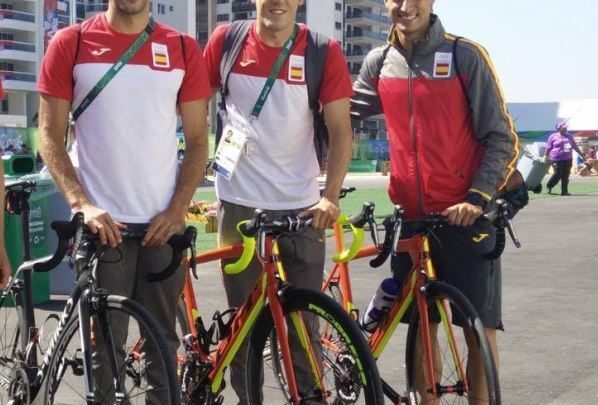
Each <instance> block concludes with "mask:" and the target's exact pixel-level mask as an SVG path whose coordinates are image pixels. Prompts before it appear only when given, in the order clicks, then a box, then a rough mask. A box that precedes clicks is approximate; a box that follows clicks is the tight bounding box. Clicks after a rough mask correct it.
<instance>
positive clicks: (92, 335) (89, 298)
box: [78, 289, 126, 405]
mask: <svg viewBox="0 0 598 405" xmlns="http://www.w3.org/2000/svg"><path fill="white" fill-rule="evenodd" d="M107 296H108V292H107V291H106V290H103V289H98V290H97V291H96V292H95V293H93V294H92V292H91V290H90V289H86V290H85V291H84V292H83V295H82V296H81V299H80V300H79V305H78V310H79V331H80V334H81V336H80V337H81V348H82V350H83V356H82V360H83V361H82V363H83V375H84V381H85V392H86V394H85V399H86V402H87V405H99V404H100V403H102V402H103V401H104V400H105V398H98V399H96V392H95V389H94V374H93V351H94V350H95V351H96V352H97V351H99V350H105V354H106V359H105V360H106V361H107V364H106V366H107V369H108V370H109V372H110V375H111V376H112V381H111V383H112V388H113V390H114V401H115V402H114V403H115V404H117V405H120V404H124V403H125V401H126V398H125V393H124V390H123V386H122V381H121V380H120V378H119V377H118V375H119V372H118V359H117V351H116V344H115V339H114V335H113V332H112V328H111V322H110V318H109V316H108V311H105V310H104V309H105V308H107V304H106V297H107ZM94 314H95V315H96V316H95V317H94V318H93V319H92V315H94ZM94 321H96V322H97V324H94ZM98 334H99V335H98ZM98 337H100V338H101V341H102V342H103V343H104V345H105V347H104V348H100V347H99V344H98V339H97V338H98ZM96 385H97V384H96Z"/></svg>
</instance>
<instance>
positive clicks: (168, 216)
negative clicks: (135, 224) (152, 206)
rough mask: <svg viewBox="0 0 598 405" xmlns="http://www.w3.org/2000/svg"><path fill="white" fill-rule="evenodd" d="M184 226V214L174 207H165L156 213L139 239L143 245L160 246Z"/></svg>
mask: <svg viewBox="0 0 598 405" xmlns="http://www.w3.org/2000/svg"><path fill="white" fill-rule="evenodd" d="M184 228H185V214H184V212H183V213H182V215H181V212H179V211H178V210H175V209H170V208H169V209H167V210H165V211H163V212H161V213H159V214H158V215H156V216H155V217H154V218H153V219H152V222H151V223H150V226H149V227H148V228H147V232H146V234H145V237H144V238H143V240H142V241H141V245H143V246H148V247H152V246H162V245H164V244H165V243H166V242H168V239H170V237H171V236H172V235H175V234H177V233H180V232H181V231H182V230H183V229H184Z"/></svg>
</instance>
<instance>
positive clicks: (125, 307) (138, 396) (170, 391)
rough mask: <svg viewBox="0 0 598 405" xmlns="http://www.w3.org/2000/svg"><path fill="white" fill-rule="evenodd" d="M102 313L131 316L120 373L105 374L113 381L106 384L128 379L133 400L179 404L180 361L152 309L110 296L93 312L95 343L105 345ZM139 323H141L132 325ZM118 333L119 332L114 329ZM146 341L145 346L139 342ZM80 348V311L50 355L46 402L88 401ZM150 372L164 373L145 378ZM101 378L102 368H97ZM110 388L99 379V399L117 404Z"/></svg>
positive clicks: (128, 398) (114, 319)
mask: <svg viewBox="0 0 598 405" xmlns="http://www.w3.org/2000/svg"><path fill="white" fill-rule="evenodd" d="M98 305H101V304H98ZM100 312H104V313H107V314H108V316H109V319H112V322H113V323H117V322H119V321H121V319H122V318H123V317H125V319H126V317H128V336H127V337H126V339H125V340H126V342H125V344H124V345H118V346H119V347H120V348H121V349H122V352H123V353H120V352H119V355H120V360H117V361H119V364H118V365H117V367H118V375H117V376H111V375H108V376H106V375H104V376H103V377H104V378H105V380H104V381H105V382H108V383H107V384H105V385H104V387H109V386H111V381H113V380H114V379H115V378H118V379H119V380H120V381H121V383H122V386H123V394H124V397H125V403H127V404H141V403H143V404H145V403H146V400H148V401H150V402H151V401H152V400H153V401H154V402H155V401H158V402H157V403H160V404H162V403H166V404H172V405H179V404H180V390H179V389H178V388H177V387H178V383H177V379H176V372H175V368H174V367H175V365H174V362H172V361H170V360H171V359H170V354H169V351H168V347H167V345H166V340H165V338H164V335H163V333H162V332H161V328H160V327H159V326H158V325H157V323H156V322H155V321H154V320H153V318H152V317H151V315H150V314H149V313H148V312H147V310H145V309H144V308H143V307H141V306H140V305H139V304H138V303H136V302H135V301H132V300H130V299H128V298H125V297H120V296H115V295H108V296H107V297H106V301H105V304H104V306H103V307H102V308H100V309H98V310H97V311H95V312H94V313H93V314H91V322H92V329H93V331H92V341H93V342H95V345H96V347H104V346H105V344H103V343H98V340H99V339H100V337H99V336H100V334H101V333H98V330H97V329H98V328H96V327H95V325H96V324H95V323H94V320H96V322H97V319H98V318H97V314H99V313H100ZM133 322H135V323H134V324H132V323H133ZM142 331H143V332H142ZM112 333H116V332H114V330H112ZM141 336H143V337H141ZM93 344H94V343H92V345H93ZM129 344H130V346H129ZM140 344H141V345H142V346H141V348H139V347H137V346H138V345H140ZM151 348H153V349H154V353H155V355H154V356H151V355H150V354H148V352H149V350H151ZM80 350H81V340H80V333H79V315H78V314H77V312H75V313H74V314H73V316H72V318H71V319H70V320H69V321H68V323H67V325H66V327H65V329H64V331H63V332H62V334H61V335H60V338H59V339H58V341H57V344H56V351H55V352H54V354H53V356H52V358H51V360H50V367H49V369H48V376H47V378H48V380H47V383H46V386H45V393H44V394H45V395H44V404H46V405H50V404H54V403H55V402H56V403H69V404H85V403H86V402H85V393H86V390H85V381H84V376H83V375H82V373H83V360H82V358H81V357H77V353H78V351H80ZM125 351H126V352H125ZM97 354H98V352H97V351H94V355H97ZM103 367H106V368H109V367H108V365H107V364H102V368H103ZM99 368H100V367H98V369H99ZM150 372H154V373H155V372H159V373H160V375H159V376H154V377H153V378H152V382H151V383H150V382H149V381H145V380H144V381H141V379H144V378H148V373H150ZM95 377H96V372H94V378H95ZM67 380H68V381H67ZM157 384H159V385H157ZM145 387H149V388H150V389H148V390H147V391H145V392H144V391H142V389H143V388H145ZM110 391H112V389H111V388H106V389H105V390H102V387H98V386H97V381H94V392H95V393H96V402H97V403H98V404H99V403H102V404H104V403H112V402H111V401H112V400H111V398H112V397H113V396H114V394H113V393H112V392H110ZM150 397H152V398H150ZM61 401H62V402H61ZM109 401H110V402H109ZM154 402H152V403H154Z"/></svg>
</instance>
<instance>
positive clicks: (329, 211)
mask: <svg viewBox="0 0 598 405" xmlns="http://www.w3.org/2000/svg"><path fill="white" fill-rule="evenodd" d="M339 214H340V209H339V208H338V201H337V202H336V203H335V202H333V201H331V200H329V199H327V198H326V197H322V198H320V201H319V202H318V203H317V204H316V205H314V206H313V207H311V208H308V209H307V210H305V211H303V212H301V213H299V216H300V217H302V218H306V217H311V218H312V219H313V222H312V226H313V227H314V228H316V229H327V228H332V226H333V225H334V223H335V222H336V219H337V218H338V216H339Z"/></svg>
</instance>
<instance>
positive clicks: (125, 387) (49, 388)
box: [0, 182, 194, 405]
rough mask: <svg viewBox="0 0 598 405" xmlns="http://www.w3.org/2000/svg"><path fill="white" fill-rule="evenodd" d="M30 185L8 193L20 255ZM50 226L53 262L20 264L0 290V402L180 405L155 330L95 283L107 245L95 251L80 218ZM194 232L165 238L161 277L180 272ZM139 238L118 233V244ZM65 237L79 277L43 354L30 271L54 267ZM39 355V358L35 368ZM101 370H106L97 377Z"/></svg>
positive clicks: (136, 309)
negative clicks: (167, 256)
mask: <svg viewBox="0 0 598 405" xmlns="http://www.w3.org/2000/svg"><path fill="white" fill-rule="evenodd" d="M34 187H35V183H33V182H19V183H16V184H13V185H10V186H8V187H7V188H8V190H9V192H11V193H12V197H11V198H13V206H17V207H20V210H19V211H20V212H21V214H22V221H23V231H24V232H23V239H24V240H23V242H24V246H25V251H26V252H27V253H26V255H25V256H26V257H27V255H28V241H29V233H28V212H29V205H28V197H29V194H30V193H31V190H32V189H33V188H34ZM51 227H52V229H54V230H55V231H56V233H57V235H58V247H57V249H56V251H55V252H54V254H53V256H52V257H50V258H49V260H48V258H47V257H46V258H42V259H37V260H27V261H25V262H24V263H23V264H21V265H20V266H19V268H18V269H17V271H16V272H15V274H14V276H13V277H12V278H11V280H10V282H9V283H8V285H7V286H6V287H5V288H4V289H2V290H1V292H0V311H1V312H2V315H3V316H2V325H1V326H2V329H1V331H0V401H1V402H2V403H3V404H9V405H25V404H29V403H31V401H33V400H34V399H35V400H37V399H38V398H39V399H41V400H42V401H43V403H44V404H54V403H56V404H57V403H69V404H75V403H84V404H87V405H91V404H98V405H99V404H107V403H114V404H124V403H126V404H133V403H141V402H143V403H146V401H147V403H160V404H179V403H180V392H179V390H178V383H177V379H176V370H175V365H174V361H172V360H171V359H170V358H169V354H168V351H167V346H166V343H165V338H164V335H163V333H162V332H161V328H160V327H159V326H158V325H157V324H156V323H155V321H154V320H153V319H152V317H151V315H150V314H149V313H148V312H147V311H146V310H145V309H144V308H143V307H141V306H140V305H139V304H137V303H135V302H134V301H132V300H130V299H128V298H125V297H121V296H116V295H111V294H109V293H108V291H106V290H105V289H101V288H98V287H97V285H96V281H95V272H96V268H97V265H98V263H99V262H100V261H101V260H102V257H103V255H104V253H105V252H106V250H107V249H108V247H107V246H101V245H99V244H98V243H97V241H98V237H97V235H93V234H90V233H88V232H89V231H88V230H85V228H86V227H85V226H84V221H83V214H81V213H77V214H75V215H74V217H73V218H72V220H71V221H70V222H53V223H52V225H51ZM193 232H194V229H193V228H191V229H189V228H188V229H187V231H186V232H185V234H184V235H176V236H175V237H173V238H171V239H170V240H169V244H170V245H171V246H172V248H173V258H172V261H171V263H170V264H169V266H168V267H167V269H166V270H165V271H164V272H166V273H171V272H172V271H173V269H176V268H177V267H178V266H179V264H180V262H181V259H182V254H183V251H184V250H185V248H186V247H188V246H189V245H190V243H191V241H192V239H193V237H194V234H193ZM139 237H141V236H140V235H138V234H134V233H132V234H127V233H126V232H125V233H124V234H123V238H124V239H126V238H139ZM70 239H73V240H74V244H73V245H72V249H70V255H71V259H72V260H73V262H74V266H75V267H76V270H77V272H78V277H77V281H76V283H75V286H74V287H73V290H72V292H71V295H70V296H69V298H68V299H67V301H66V305H65V307H64V310H63V312H62V315H61V317H60V320H59V323H58V326H57V328H56V329H55V331H54V332H53V334H52V337H51V340H50V344H49V347H48V348H47V349H43V348H42V347H41V345H40V340H41V339H40V336H41V335H42V334H44V331H43V328H42V329H38V328H37V327H36V322H35V314H34V311H33V302H32V296H31V291H32V289H31V276H32V271H36V272H46V271H50V270H52V269H53V268H55V267H56V266H57V265H58V264H59V263H60V262H61V261H62V260H63V258H64V257H65V255H66V254H67V253H69V252H68V251H69V247H70V245H69V240H70ZM164 272H163V273H164ZM161 274H162V273H160V274H158V275H156V276H160V275H161ZM157 278H159V277H157ZM114 322H127V323H128V326H129V328H128V335H127V336H120V337H117V336H115V334H114V333H113V331H112V327H111V325H113V324H114ZM119 338H122V342H121V339H119ZM39 356H43V360H42V361H41V362H39V361H38V358H39ZM96 360H97V361H96ZM102 360H103V361H102ZM102 367H104V368H105V369H106V370H107V371H108V372H107V373H103V371H102V370H101V368H102ZM102 373H103V374H102ZM150 373H153V374H152V376H151V377H150V375H149V374H150ZM100 377H104V378H105V379H104V380H101V378H100ZM152 401H153V402H152Z"/></svg>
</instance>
